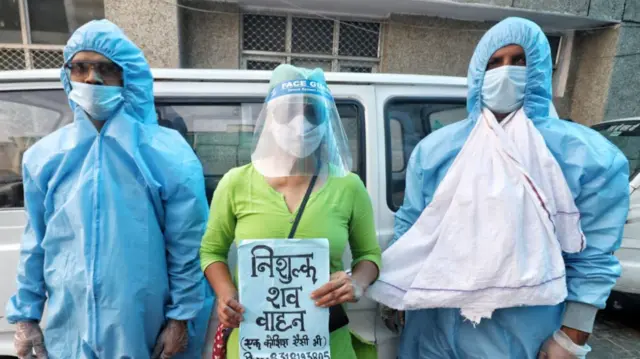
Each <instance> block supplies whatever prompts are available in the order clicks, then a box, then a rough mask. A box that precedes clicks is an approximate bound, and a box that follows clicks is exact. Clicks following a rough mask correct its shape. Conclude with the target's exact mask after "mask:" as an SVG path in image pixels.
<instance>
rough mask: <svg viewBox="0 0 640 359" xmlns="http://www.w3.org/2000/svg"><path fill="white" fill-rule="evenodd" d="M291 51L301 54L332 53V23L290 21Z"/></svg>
mask: <svg viewBox="0 0 640 359" xmlns="http://www.w3.org/2000/svg"><path fill="white" fill-rule="evenodd" d="M291 51H292V52H294V53H301V54H326V55H331V54H332V53H333V21H332V20H324V19H308V18H298V17H294V18H293V19H292V21H291Z"/></svg>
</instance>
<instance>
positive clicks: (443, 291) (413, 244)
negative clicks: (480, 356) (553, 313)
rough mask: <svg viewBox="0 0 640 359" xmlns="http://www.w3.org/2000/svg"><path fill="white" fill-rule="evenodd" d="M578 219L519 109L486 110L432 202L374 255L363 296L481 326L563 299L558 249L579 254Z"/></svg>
mask: <svg viewBox="0 0 640 359" xmlns="http://www.w3.org/2000/svg"><path fill="white" fill-rule="evenodd" d="M585 245H586V244H585V238H584V235H583V233H582V230H581V228H580V214H579V212H578V209H577V208H576V205H575V202H574V200H573V196H572V194H571V191H570V189H569V187H568V185H567V183H566V181H565V178H564V176H563V174H562V171H561V169H560V166H559V165H558V163H557V162H556V160H555V159H554V158H553V156H552V154H551V153H550V151H549V149H548V148H547V146H546V145H545V142H544V139H543V138H542V135H541V134H540V133H539V132H538V130H537V129H536V128H535V127H534V125H533V123H532V122H531V121H530V120H529V119H528V118H527V117H526V115H525V113H524V111H523V110H519V111H517V112H516V113H514V114H512V115H511V116H510V117H508V118H506V119H505V120H504V121H502V123H498V122H497V120H496V118H495V116H494V115H493V114H492V113H491V112H490V111H488V110H484V111H483V113H482V115H481V116H480V117H479V118H478V121H477V123H476V125H475V127H474V129H473V131H472V132H471V134H470V135H469V138H468V139H467V141H466V143H465V144H464V146H463V147H462V149H461V151H460V153H459V154H458V156H457V158H456V159H455V160H454V162H453V164H452V165H451V168H450V169H449V171H448V172H447V174H446V175H445V177H444V179H443V180H442V182H441V183H440V185H439V186H438V188H437V190H436V192H435V194H434V196H433V200H432V202H431V203H430V204H429V205H428V206H427V208H426V209H425V210H424V211H423V212H422V214H421V215H420V217H419V218H418V220H417V221H416V223H415V224H414V225H413V226H412V227H411V228H410V229H409V230H408V231H407V232H406V233H405V234H404V235H403V236H402V237H401V238H399V239H398V241H397V242H396V243H394V244H393V245H391V246H390V247H389V248H388V249H387V250H386V251H385V252H384V253H383V255H382V272H381V274H380V278H379V279H378V281H377V282H376V283H374V284H373V285H372V286H371V287H370V288H369V290H368V292H367V295H368V296H369V297H370V298H372V299H374V300H376V301H378V302H380V303H382V304H384V305H386V306H388V307H391V308H395V309H398V310H414V309H424V308H460V309H461V314H462V315H463V316H464V317H465V318H467V319H469V320H471V321H473V322H474V323H479V322H480V320H481V319H482V318H491V314H492V313H493V311H494V310H495V309H499V308H509V307H516V306H534V305H554V304H558V303H560V302H562V301H564V299H565V298H566V296H567V287H566V281H565V264H564V260H563V258H562V252H563V251H564V252H568V253H575V252H579V251H581V250H583V249H584V247H585Z"/></svg>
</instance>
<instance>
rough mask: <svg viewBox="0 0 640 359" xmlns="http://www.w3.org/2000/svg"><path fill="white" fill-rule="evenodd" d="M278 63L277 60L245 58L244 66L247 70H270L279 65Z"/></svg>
mask: <svg viewBox="0 0 640 359" xmlns="http://www.w3.org/2000/svg"><path fill="white" fill-rule="evenodd" d="M280 64H281V62H278V61H260V60H247V62H246V64H245V68H246V69H247V70H269V71H272V70H274V69H275V68H276V67H278V65H280Z"/></svg>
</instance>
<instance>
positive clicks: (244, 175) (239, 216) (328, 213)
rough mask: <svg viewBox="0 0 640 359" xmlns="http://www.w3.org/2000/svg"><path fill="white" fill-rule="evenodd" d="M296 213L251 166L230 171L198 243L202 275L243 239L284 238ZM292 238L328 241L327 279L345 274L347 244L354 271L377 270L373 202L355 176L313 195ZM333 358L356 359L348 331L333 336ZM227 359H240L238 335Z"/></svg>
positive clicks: (234, 335) (338, 180)
mask: <svg viewBox="0 0 640 359" xmlns="http://www.w3.org/2000/svg"><path fill="white" fill-rule="evenodd" d="M296 213H297V211H296V212H294V213H291V212H289V209H288V208H287V204H286V202H285V199H284V196H283V195H282V194H280V193H279V192H277V191H276V190H274V189H273V188H272V187H271V186H270V185H269V184H268V183H267V181H266V180H265V178H264V177H263V176H262V175H261V174H260V173H259V172H258V171H256V170H255V169H254V167H253V166H252V165H251V164H249V165H246V166H243V167H239V168H235V169H233V170H231V171H229V172H228V173H227V174H226V175H225V176H224V177H223V178H222V180H221V181H220V183H219V184H218V188H217V189H216V191H215V193H214V195H213V201H212V202H211V213H210V216H209V223H208V224H207V231H206V233H205V235H204V238H203V239H202V246H201V248H200V261H201V265H202V269H203V270H205V269H206V268H207V267H208V266H209V265H211V264H212V263H215V262H225V263H226V262H227V255H228V253H229V248H230V246H231V244H232V243H233V241H234V240H235V241H236V245H238V244H240V242H241V241H242V240H245V239H261V238H286V237H287V236H288V235H289V232H290V230H291V227H292V225H293V220H294V218H295V216H296ZM295 237H296V238H328V239H329V251H330V261H329V263H330V267H331V273H333V272H338V271H342V270H344V268H343V265H342V255H343V253H344V250H345V248H346V246H347V244H348V245H349V246H350V248H351V252H352V254H353V263H352V264H351V265H352V267H353V266H355V265H356V264H357V263H359V262H361V261H363V260H368V261H371V262H373V263H375V264H376V265H378V267H380V261H381V254H380V253H381V251H380V246H379V245H378V241H377V238H376V231H375V224H374V218H373V208H372V205H371V199H370V198H369V194H368V193H367V190H366V188H365V187H364V185H363V183H362V181H361V180H360V178H359V177H358V176H356V175H355V174H349V175H348V176H346V177H341V178H335V177H329V178H328V179H327V181H326V182H325V184H324V185H323V186H322V187H321V188H320V189H318V190H317V191H315V192H314V193H312V194H311V196H310V197H309V202H308V203H307V207H306V208H305V210H304V213H303V215H302V218H301V220H300V223H299V225H298V229H297V232H296V236H295ZM330 340H331V357H332V358H336V359H355V358H356V354H355V352H354V349H353V346H352V344H351V334H350V332H349V329H348V328H347V327H344V328H341V329H338V330H335V331H334V332H332V333H331V337H330ZM227 358H229V359H239V342H238V331H237V330H234V331H233V333H232V334H231V337H230V338H229V342H228V345H227Z"/></svg>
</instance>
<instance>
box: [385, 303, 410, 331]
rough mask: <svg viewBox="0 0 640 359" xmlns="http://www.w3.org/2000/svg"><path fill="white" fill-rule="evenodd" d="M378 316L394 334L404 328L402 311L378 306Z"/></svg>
mask: <svg viewBox="0 0 640 359" xmlns="http://www.w3.org/2000/svg"><path fill="white" fill-rule="evenodd" d="M380 317H381V318H382V321H383V322H384V325H385V326H386V327H387V328H388V329H389V330H391V331H392V332H394V333H396V334H400V333H401V332H402V328H404V311H401V310H395V309H393V308H389V307H387V306H385V305H381V306H380Z"/></svg>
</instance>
